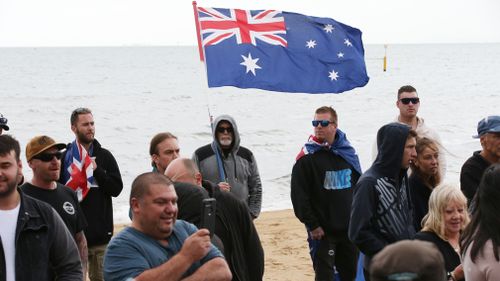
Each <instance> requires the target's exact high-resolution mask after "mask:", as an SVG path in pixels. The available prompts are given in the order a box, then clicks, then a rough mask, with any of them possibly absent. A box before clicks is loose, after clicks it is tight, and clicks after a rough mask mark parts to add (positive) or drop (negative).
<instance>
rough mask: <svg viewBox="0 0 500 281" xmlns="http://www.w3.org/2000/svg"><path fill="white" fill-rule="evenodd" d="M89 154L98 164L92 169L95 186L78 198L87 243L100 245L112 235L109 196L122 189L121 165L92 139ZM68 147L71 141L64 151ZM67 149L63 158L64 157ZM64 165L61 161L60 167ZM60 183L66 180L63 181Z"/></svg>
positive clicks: (115, 195) (90, 245) (113, 195)
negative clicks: (83, 217) (85, 223)
mask: <svg viewBox="0 0 500 281" xmlns="http://www.w3.org/2000/svg"><path fill="white" fill-rule="evenodd" d="M92 145H93V151H92V155H90V156H93V157H95V161H96V164H97V168H96V169H95V170H94V178H95V180H96V182H97V185H98V186H99V187H98V188H91V189H90V190H89V192H88V193H87V197H85V199H83V201H82V202H80V206H81V207H82V211H83V213H84V214H85V218H86V219H87V223H88V225H87V228H85V237H86V238H87V244H88V246H89V247H92V246H96V245H103V244H106V243H108V242H109V240H110V239H111V236H113V205H112V200H111V197H117V196H118V195H119V194H120V192H121V191H122V189H123V182H122V177H121V174H120V169H119V168H118V164H117V163H116V160H115V158H114V157H113V155H112V154H111V152H109V151H108V150H107V149H105V148H102V147H101V144H100V143H99V142H98V141H97V140H94V142H93V143H92ZM68 150H71V143H70V144H68V146H67V148H66V151H68ZM65 156H66V152H65V153H64V155H63V157H62V159H65ZM65 166H66V165H64V163H62V165H61V169H64V167H65ZM62 184H65V183H63V182H62Z"/></svg>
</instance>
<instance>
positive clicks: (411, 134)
mask: <svg viewBox="0 0 500 281" xmlns="http://www.w3.org/2000/svg"><path fill="white" fill-rule="evenodd" d="M409 138H415V139H416V138H418V133H417V131H415V130H413V129H410V130H409V131H408V136H407V137H406V139H409Z"/></svg>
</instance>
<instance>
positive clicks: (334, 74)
mask: <svg viewBox="0 0 500 281" xmlns="http://www.w3.org/2000/svg"><path fill="white" fill-rule="evenodd" d="M329 73H330V75H328V77H330V81H333V80H335V81H337V78H339V73H338V72H335V70H334V69H332V71H331V72H329Z"/></svg>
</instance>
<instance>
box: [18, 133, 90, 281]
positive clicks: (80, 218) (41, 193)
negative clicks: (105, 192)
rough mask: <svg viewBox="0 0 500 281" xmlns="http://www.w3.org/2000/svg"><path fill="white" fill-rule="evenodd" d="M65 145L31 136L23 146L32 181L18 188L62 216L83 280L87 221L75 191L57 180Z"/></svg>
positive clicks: (85, 266)
mask: <svg viewBox="0 0 500 281" xmlns="http://www.w3.org/2000/svg"><path fill="white" fill-rule="evenodd" d="M64 148H66V145H65V144H64V143H56V142H55V141H54V140H53V139H52V138H50V137H48V136H37V137H34V138H33V139H31V140H30V142H29V143H28V145H26V160H27V161H28V165H29V166H30V168H31V169H32V170H33V178H32V179H31V182H26V183H25V184H23V185H22V186H21V189H22V190H23V192H24V193H25V194H27V195H29V196H31V197H33V198H36V199H38V200H40V201H43V202H46V203H48V204H50V205H51V206H52V208H54V210H56V212H57V213H58V214H59V215H60V216H61V218H62V219H63V221H64V223H65V224H66V227H67V228H68V230H69V231H70V233H71V235H72V236H73V237H74V238H75V242H76V245H77V246H78V251H79V252H80V259H81V260H82V268H83V276H84V277H83V278H84V279H85V278H86V274H87V258H88V257H87V240H86V239H85V234H84V233H83V229H84V228H85V226H86V225H87V222H86V220H85V216H84V215H83V212H82V210H81V209H80V204H79V203H78V199H77V197H76V194H75V192H74V191H73V190H72V189H71V188H69V187H67V186H64V185H62V184H60V183H58V182H57V180H58V179H59V174H60V169H61V160H60V159H61V156H62V152H61V150H62V149H64Z"/></svg>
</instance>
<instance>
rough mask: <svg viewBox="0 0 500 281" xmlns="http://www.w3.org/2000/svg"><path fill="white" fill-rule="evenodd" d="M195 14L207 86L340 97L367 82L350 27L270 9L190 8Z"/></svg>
mask: <svg viewBox="0 0 500 281" xmlns="http://www.w3.org/2000/svg"><path fill="white" fill-rule="evenodd" d="M195 15H196V20H197V24H198V26H197V30H199V34H198V36H199V37H198V39H199V42H200V45H201V47H202V48H203V52H201V54H204V57H205V64H206V69H207V78H208V79H207V80H208V86H209V87H221V86H235V87H238V88H258V89H264V90H271V91H279V92H292V93H295V92H298V93H341V92H344V91H348V90H351V89H353V88H356V87H363V86H364V85H366V83H368V80H369V78H368V75H367V73H366V65H365V60H364V48H363V43H362V40H361V31H360V30H358V29H356V28H353V27H350V26H348V25H345V24H343V23H340V22H337V21H335V20H333V19H330V18H318V17H311V16H306V15H301V14H297V13H289V12H284V11H276V10H240V9H221V8H203V7H196V10H195ZM201 57H203V56H201Z"/></svg>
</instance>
